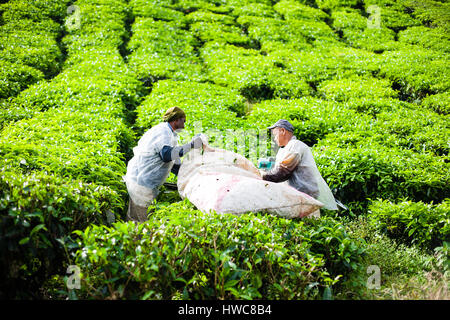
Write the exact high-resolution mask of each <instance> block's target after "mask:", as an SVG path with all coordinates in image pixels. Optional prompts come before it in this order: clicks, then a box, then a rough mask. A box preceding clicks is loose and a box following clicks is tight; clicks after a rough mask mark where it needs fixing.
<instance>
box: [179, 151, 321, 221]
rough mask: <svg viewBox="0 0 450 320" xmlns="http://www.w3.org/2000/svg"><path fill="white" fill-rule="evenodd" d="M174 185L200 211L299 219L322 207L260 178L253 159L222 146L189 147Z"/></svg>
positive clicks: (290, 188)
mask: <svg viewBox="0 0 450 320" xmlns="http://www.w3.org/2000/svg"><path fill="white" fill-rule="evenodd" d="M177 185H178V191H179V193H180V196H181V197H182V198H185V197H187V198H188V199H189V201H191V202H192V203H193V204H194V205H195V206H196V207H197V208H198V209H199V210H200V211H202V212H209V211H211V210H214V211H216V212H218V213H234V214H241V213H245V212H250V211H252V212H258V211H265V212H268V213H271V214H276V215H279V216H282V217H285V218H302V217H305V216H308V215H310V214H311V213H313V212H315V211H316V210H318V209H319V208H321V207H322V206H323V204H322V203H321V202H319V201H317V200H316V199H314V198H312V197H310V196H309V195H307V194H305V193H303V192H300V191H297V190H296V189H294V188H292V187H290V186H289V185H287V184H285V183H274V182H269V181H264V180H262V178H261V175H260V173H259V171H258V169H257V168H256V167H255V166H254V165H253V163H252V162H250V161H249V160H248V159H246V158H245V157H243V156H241V155H239V154H237V153H234V152H230V151H226V150H222V149H210V148H208V147H207V148H206V149H205V150H192V151H191V152H190V153H189V154H188V155H186V157H185V158H184V159H183V163H182V165H181V167H180V170H179V173H178V183H177Z"/></svg>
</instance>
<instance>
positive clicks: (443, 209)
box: [368, 199, 450, 249]
mask: <svg viewBox="0 0 450 320" xmlns="http://www.w3.org/2000/svg"><path fill="white" fill-rule="evenodd" d="M449 205H450V200H449V199H446V200H445V201H443V202H442V203H439V204H428V203H423V202H412V201H402V202H398V203H395V202H392V201H388V200H378V201H374V202H372V203H371V205H370V207H369V215H368V217H369V221H370V223H371V224H372V225H373V226H374V227H375V228H376V229H378V230H380V231H382V232H385V233H387V234H388V235H389V236H390V237H392V238H394V239H398V240H400V241H402V242H406V243H413V244H417V245H419V246H421V247H424V248H427V249H433V248H435V247H437V246H440V245H442V242H443V241H448V239H449V237H450V218H449V215H448V213H449V210H450V208H449Z"/></svg>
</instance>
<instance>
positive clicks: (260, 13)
mask: <svg viewBox="0 0 450 320" xmlns="http://www.w3.org/2000/svg"><path fill="white" fill-rule="evenodd" d="M230 15H232V16H236V17H239V16H257V17H268V18H280V17H279V16H278V14H277V12H276V11H275V10H274V9H273V7H272V4H271V3H270V4H266V3H259V2H254V3H247V4H244V5H241V6H237V7H235V8H234V9H233V11H232V12H231V13H230Z"/></svg>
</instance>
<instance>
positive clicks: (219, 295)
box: [75, 202, 364, 299]
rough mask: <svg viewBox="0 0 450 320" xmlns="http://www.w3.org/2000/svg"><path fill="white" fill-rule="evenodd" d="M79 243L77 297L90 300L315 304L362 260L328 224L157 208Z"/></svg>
mask: <svg viewBox="0 0 450 320" xmlns="http://www.w3.org/2000/svg"><path fill="white" fill-rule="evenodd" d="M77 235H78V236H79V237H80V240H79V242H78V244H79V247H80V249H79V250H78V251H77V254H76V257H75V261H76V263H77V265H79V266H80V268H81V269H82V270H83V277H82V280H81V287H82V289H81V291H79V293H78V292H77V294H78V295H79V296H80V297H83V298H95V299H105V298H116V299H117V298H119V299H174V298H175V299H258V298H267V299H305V298H313V297H321V296H323V295H324V292H325V291H329V290H330V289H331V288H332V286H333V285H334V284H336V283H337V282H338V281H340V279H341V277H343V276H344V273H346V272H348V271H349V270H354V269H355V268H357V263H358V261H359V260H360V258H361V255H362V254H363V253H364V244H363V243H359V242H356V241H353V240H350V239H349V238H348V236H347V234H346V232H345V230H344V227H343V226H342V225H341V224H340V223H338V222H336V221H334V220H333V219H331V218H324V219H322V220H320V221H310V222H304V221H297V220H287V219H283V218H279V217H274V216H268V215H263V214H246V215H241V216H234V215H229V214H224V215H220V214H216V213H207V214H204V213H201V212H200V211H197V210H193V209H192V205H190V204H188V203H187V202H181V203H175V204H171V205H168V206H160V207H159V208H157V209H156V211H155V212H154V213H152V215H151V216H150V218H149V221H148V222H146V223H143V224H139V225H135V224H134V223H121V222H120V223H116V224H114V225H113V226H112V227H106V226H95V225H92V226H90V227H88V228H86V229H85V230H84V231H79V232H77ZM174 239H176V241H174ZM324 239H326V241H325V242H323V240H324ZM105 276H106V279H105ZM105 280H106V281H105ZM326 288H328V289H326Z"/></svg>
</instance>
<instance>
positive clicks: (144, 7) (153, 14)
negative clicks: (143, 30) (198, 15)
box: [130, 0, 186, 24]
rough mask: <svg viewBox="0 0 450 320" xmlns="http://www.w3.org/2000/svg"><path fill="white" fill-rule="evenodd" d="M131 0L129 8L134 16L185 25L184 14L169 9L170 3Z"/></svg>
mask: <svg viewBox="0 0 450 320" xmlns="http://www.w3.org/2000/svg"><path fill="white" fill-rule="evenodd" d="M165 2H166V3H164V2H163V1H146V0H131V1H130V7H131V8H132V10H133V15H134V16H139V17H146V18H154V19H161V20H165V21H178V22H179V23H180V24H185V23H186V22H185V20H184V14H183V13H182V12H179V11H177V10H174V9H172V8H170V4H171V1H165Z"/></svg>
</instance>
